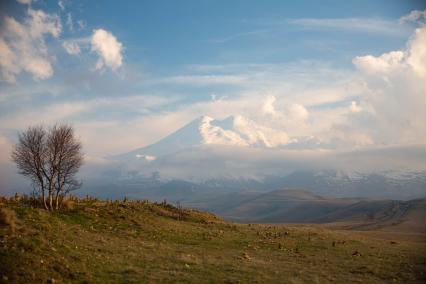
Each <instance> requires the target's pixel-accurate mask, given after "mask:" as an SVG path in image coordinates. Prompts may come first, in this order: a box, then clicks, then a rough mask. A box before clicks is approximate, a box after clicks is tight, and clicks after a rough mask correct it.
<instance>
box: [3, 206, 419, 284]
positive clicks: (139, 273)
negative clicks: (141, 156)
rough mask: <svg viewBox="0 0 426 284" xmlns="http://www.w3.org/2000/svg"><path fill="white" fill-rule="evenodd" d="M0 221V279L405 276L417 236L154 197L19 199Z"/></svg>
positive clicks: (415, 276) (415, 278) (415, 274)
mask: <svg viewBox="0 0 426 284" xmlns="http://www.w3.org/2000/svg"><path fill="white" fill-rule="evenodd" d="M1 206H2V207H3V208H7V209H9V210H12V211H13V212H15V213H16V216H17V222H16V229H15V232H12V230H11V229H10V228H8V227H3V228H1V229H0V241H1V242H0V269H1V271H0V273H1V276H0V277H1V281H3V282H4V283H42V282H44V283H46V282H55V283H69V282H73V283H84V282H87V283H117V282H119V283H122V282H125V283H140V282H146V283H162V282H164V283H173V282H179V283H182V282H184V283H240V282H241V283H282V282H284V283H300V282H311V283H324V282H338V283H344V282H348V281H350V282H362V283H367V282H368V283H388V282H399V283H407V282H410V283H414V282H421V281H425V280H426V278H425V275H424V274H422V272H423V271H426V261H425V255H426V253H425V252H426V249H425V245H424V243H409V242H403V241H396V242H389V241H386V242H384V241H380V240H377V239H374V238H369V237H368V236H365V235H357V234H356V233H353V232H349V231H331V230H327V229H325V228H324V227H321V226H284V225H274V226H268V225H239V224H233V223H230V222H226V221H224V220H222V219H220V218H218V217H216V216H215V215H212V214H209V213H205V212H200V211H195V210H188V209H179V208H176V207H174V206H172V205H169V204H166V203H162V204H155V203H150V202H145V201H144V202H136V201H125V202H123V201H116V202H106V201H98V200H79V201H78V203H76V204H75V208H73V209H69V210H64V211H60V212H53V213H50V212H47V211H45V210H42V209H37V208H31V207H29V206H28V205H26V204H24V203H23V202H19V201H4V202H3V204H2V205H1Z"/></svg>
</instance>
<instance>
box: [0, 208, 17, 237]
mask: <svg viewBox="0 0 426 284" xmlns="http://www.w3.org/2000/svg"><path fill="white" fill-rule="evenodd" d="M0 226H5V227H9V228H10V229H11V230H12V232H15V228H16V215H15V211H13V210H10V209H7V208H2V209H1V210H0Z"/></svg>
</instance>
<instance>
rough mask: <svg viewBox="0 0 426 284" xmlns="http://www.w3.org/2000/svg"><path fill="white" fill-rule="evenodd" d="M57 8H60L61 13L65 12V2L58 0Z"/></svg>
mask: <svg viewBox="0 0 426 284" xmlns="http://www.w3.org/2000/svg"><path fill="white" fill-rule="evenodd" d="M58 6H59V8H61V10H62V11H64V10H65V1H64V0H59V1H58Z"/></svg>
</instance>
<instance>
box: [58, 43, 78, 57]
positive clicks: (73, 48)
mask: <svg viewBox="0 0 426 284" xmlns="http://www.w3.org/2000/svg"><path fill="white" fill-rule="evenodd" d="M62 46H63V47H64V49H65V50H66V52H68V53H69V54H71V55H77V54H80V51H81V50H80V46H79V45H78V43H77V42H75V41H64V42H63V43H62Z"/></svg>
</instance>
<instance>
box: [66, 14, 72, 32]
mask: <svg viewBox="0 0 426 284" xmlns="http://www.w3.org/2000/svg"><path fill="white" fill-rule="evenodd" d="M66 24H67V27H68V30H69V31H70V32H73V31H74V22H73V20H72V15H71V13H68V14H67V21H66Z"/></svg>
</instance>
